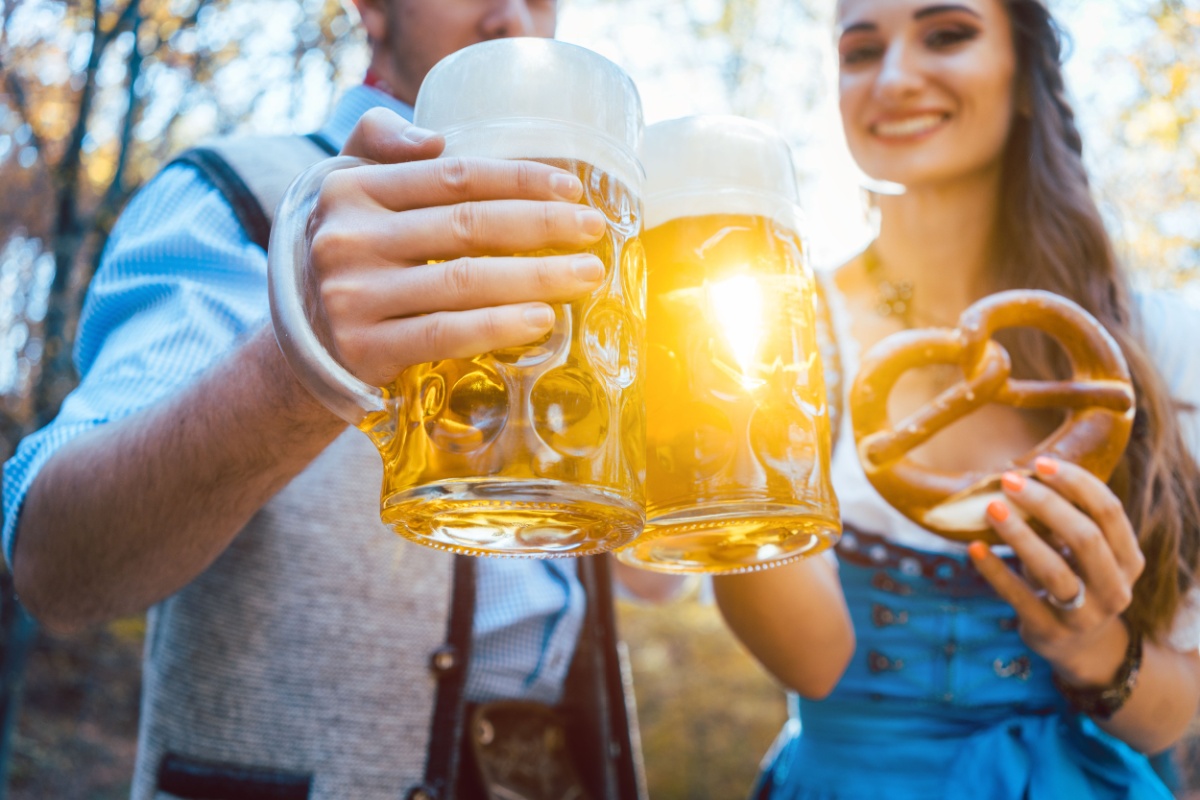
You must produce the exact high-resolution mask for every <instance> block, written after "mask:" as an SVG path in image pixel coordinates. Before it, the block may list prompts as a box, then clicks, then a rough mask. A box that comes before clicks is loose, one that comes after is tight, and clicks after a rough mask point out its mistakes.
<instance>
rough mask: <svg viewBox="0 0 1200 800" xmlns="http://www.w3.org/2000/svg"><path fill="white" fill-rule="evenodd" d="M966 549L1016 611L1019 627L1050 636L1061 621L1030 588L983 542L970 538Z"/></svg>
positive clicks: (977, 567)
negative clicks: (970, 540) (1019, 620)
mask: <svg viewBox="0 0 1200 800" xmlns="http://www.w3.org/2000/svg"><path fill="white" fill-rule="evenodd" d="M967 553H968V554H969V555H970V556H971V561H972V562H973V563H974V564H975V568H976V569H978V570H979V574H980V575H982V576H983V577H984V578H985V579H986V580H987V582H988V583H990V584H991V585H992V588H993V589H995V590H996V594H998V595H1000V597H1002V598H1003V599H1004V600H1005V601H1006V602H1007V603H1008V604H1009V605H1010V606H1012V607H1013V609H1014V610H1015V611H1016V612H1017V616H1018V617H1020V619H1021V625H1022V627H1024V628H1025V630H1026V631H1027V632H1028V633H1029V634H1030V635H1032V636H1034V637H1035V638H1050V634H1051V632H1052V631H1053V630H1054V629H1055V628H1056V627H1058V626H1059V625H1060V623H1059V621H1058V619H1057V618H1056V617H1055V616H1054V612H1052V611H1051V610H1050V607H1049V606H1047V605H1046V604H1045V603H1043V602H1042V600H1041V598H1040V597H1038V596H1037V593H1036V592H1034V590H1033V588H1032V587H1030V585H1029V584H1028V583H1026V582H1025V581H1023V580H1022V579H1021V577H1020V576H1019V575H1017V574H1016V573H1015V572H1013V571H1012V570H1011V569H1009V568H1008V565H1007V564H1005V563H1004V561H1002V560H1001V559H1000V558H999V557H997V556H996V554H995V553H993V552H992V551H991V549H989V548H988V546H987V545H985V544H984V543H983V542H972V543H971V545H970V547H968V548H967Z"/></svg>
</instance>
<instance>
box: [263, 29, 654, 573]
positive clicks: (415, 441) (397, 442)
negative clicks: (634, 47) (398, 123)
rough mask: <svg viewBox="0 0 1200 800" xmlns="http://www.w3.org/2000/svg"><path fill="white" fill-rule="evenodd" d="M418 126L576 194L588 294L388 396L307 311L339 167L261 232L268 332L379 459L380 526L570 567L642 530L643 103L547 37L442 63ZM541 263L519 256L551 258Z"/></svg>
mask: <svg viewBox="0 0 1200 800" xmlns="http://www.w3.org/2000/svg"><path fill="white" fill-rule="evenodd" d="M415 122H416V124H417V125H420V126H421V127H424V128H428V129H431V130H435V131H438V132H440V133H441V134H443V135H444V136H445V138H446V150H445V153H444V156H443V157H450V156H479V157H490V158H505V159H509V158H511V159H531V160H536V161H541V162H544V163H548V164H554V165H556V166H559V167H562V168H563V169H566V170H568V171H570V172H572V173H574V174H575V175H576V176H578V177H579V178H580V179H581V180H582V182H583V185H584V198H583V200H582V201H581V202H584V203H587V204H589V205H591V206H592V207H594V208H596V209H599V210H600V211H602V212H603V213H604V214H605V216H606V217H607V219H608V230H607V233H606V234H605V235H604V237H603V238H602V239H601V240H600V241H599V242H597V243H596V244H595V245H593V246H592V247H590V248H588V250H587V252H590V253H594V254H596V255H597V256H599V257H600V258H601V259H602V260H603V262H604V264H605V265H606V268H607V275H606V279H605V281H604V283H603V284H602V285H601V287H600V288H599V289H597V290H595V291H594V292H592V293H591V294H590V295H588V296H585V297H583V298H582V299H580V300H578V301H575V302H572V303H570V304H565V305H560V306H556V307H555V312H556V321H555V324H554V327H553V329H552V330H551V332H550V333H549V334H548V335H547V336H545V337H544V338H543V339H542V340H540V341H537V342H534V343H532V344H530V345H528V346H523V347H515V348H508V349H505V350H501V351H496V352H492V353H487V354H484V355H481V356H478V357H476V358H470V359H455V360H446V361H438V362H434V363H431V364H418V365H416V366H412V367H409V368H407V369H405V370H404V372H402V373H401V374H400V376H399V377H398V378H397V379H396V380H395V381H394V382H393V383H392V384H390V385H389V386H385V387H380V388H377V387H373V386H368V385H366V384H364V383H363V382H361V381H359V380H358V379H357V378H355V377H353V376H352V375H350V374H349V373H348V372H347V371H346V370H345V369H344V368H342V367H341V365H340V364H338V363H337V362H336V361H335V360H334V359H333V357H332V356H331V355H330V354H329V353H328V352H327V350H326V349H325V348H324V347H323V346H322V345H321V344H320V342H319V341H318V339H317V338H316V336H315V335H314V334H313V331H312V327H311V323H310V321H309V319H308V318H307V317H306V314H305V298H304V296H303V292H302V289H301V287H304V286H305V271H306V269H307V267H306V261H305V258H306V256H305V252H306V251H305V225H306V222H307V219H308V216H309V214H310V213H311V210H312V207H313V204H314V202H315V199H316V193H317V190H318V188H319V187H320V183H321V180H322V179H323V178H324V176H325V175H327V174H329V172H331V171H333V170H335V169H341V168H346V167H351V166H356V165H360V164H362V163H364V162H363V161H361V160H359V159H352V158H345V157H343V158H335V159H331V160H329V161H327V162H324V163H323V164H320V165H317V166H316V167H314V168H313V169H312V170H310V171H309V172H308V173H305V174H304V175H302V176H301V177H300V178H299V179H297V181H296V183H295V184H293V186H292V187H291V188H290V189H289V194H288V196H286V197H285V198H284V200H283V202H282V203H281V205H280V211H279V221H278V222H277V223H276V226H275V231H274V233H273V235H272V241H271V251H270V289H271V301H272V316H273V319H274V323H275V330H276V334H277V336H278V338H279V341H280V345H281V347H282V348H283V350H284V353H285V355H286V356H287V358H288V360H289V362H290V363H291V365H292V367H293V369H294V370H295V371H296V373H297V374H298V376H299V377H300V379H301V380H302V381H303V382H304V384H305V385H306V387H307V388H309V389H310V390H311V391H312V392H313V393H314V394H315V395H316V396H317V397H318V398H319V399H320V400H321V401H322V402H323V403H324V404H325V405H327V406H328V407H329V408H330V409H331V410H333V411H334V412H335V413H337V414H338V415H339V416H341V417H342V418H343V419H345V420H347V421H348V422H350V423H351V424H353V425H356V426H357V427H358V428H360V429H361V430H363V431H364V432H365V433H366V434H367V435H368V436H370V438H371V440H372V441H373V442H374V443H375V445H376V447H377V448H378V449H379V452H380V455H381V456H382V457H383V462H384V476H383V491H382V497H381V505H380V515H381V518H382V519H383V521H384V522H385V523H386V524H388V525H389V526H391V527H392V529H393V530H395V531H396V532H397V533H399V534H400V535H402V536H404V537H406V538H408V539H411V540H413V541H417V542H420V543H422V544H426V545H430V546H433V547H438V548H443V549H447V550H451V551H453V552H458V553H466V554H471V555H503V556H538V557H547V556H577V555H587V554H590V553H598V552H604V551H606V550H611V549H613V548H615V547H617V546H620V545H622V544H624V543H626V542H628V541H629V540H630V539H632V538H633V537H634V536H636V535H637V534H638V533H639V532H640V531H641V529H642V525H643V523H644V521H645V499H644V482H645V427H646V423H645V412H644V403H645V401H644V374H645V373H644V368H643V366H642V364H641V358H640V353H641V348H642V341H643V338H644V330H645V302H646V299H645V259H644V256H643V253H642V248H641V243H640V242H639V240H638V235H639V233H640V231H641V199H640V198H641V184H642V180H643V175H642V168H641V165H640V164H639V162H638V159H637V156H636V153H637V148H638V144H639V140H640V138H641V134H642V111H641V101H640V100H639V98H638V94H637V90H636V88H635V87H634V85H633V82H632V81H631V80H630V79H629V78H628V76H626V75H625V74H624V73H623V72H622V71H621V70H620V69H619V68H618V67H617V66H616V65H614V64H612V63H611V62H609V61H608V60H606V59H604V58H602V57H601V56H599V55H596V54H595V53H592V52H590V51H588V50H585V49H583V48H580V47H576V46H573V45H568V44H563V43H561V42H555V41H551V40H547V39H504V40H498V41H491V42H485V43H482V44H477V45H473V46H471V47H468V48H466V49H464V50H460V51H459V52H457V53H455V54H453V55H451V56H449V57H447V58H446V59H444V60H442V61H441V62H439V63H438V64H437V65H436V66H435V67H434V68H433V70H432V71H431V72H430V73H429V75H428V77H426V79H425V82H424V84H423V85H422V87H421V91H420V94H419V95H418V97H417V103H416V112H415ZM552 252H553V251H539V252H538V253H533V254H525V255H548V254H551V253H552Z"/></svg>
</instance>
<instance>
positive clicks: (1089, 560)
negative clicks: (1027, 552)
mask: <svg viewBox="0 0 1200 800" xmlns="http://www.w3.org/2000/svg"><path fill="white" fill-rule="evenodd" d="M1000 483H1001V485H1002V486H1003V488H1004V494H1005V496H1006V501H1007V502H1011V503H1014V504H1015V505H1017V506H1019V507H1020V508H1021V509H1022V510H1024V511H1025V512H1026V513H1027V514H1029V515H1030V516H1031V517H1034V518H1036V519H1037V520H1039V521H1040V522H1041V523H1042V524H1043V525H1045V526H1046V527H1047V528H1049V529H1050V532H1051V534H1052V535H1053V538H1054V539H1056V540H1058V542H1059V543H1060V544H1062V545H1063V546H1065V547H1067V548H1068V549H1069V550H1070V551H1071V556H1072V558H1073V559H1074V561H1075V563H1076V565H1077V566H1078V569H1079V573H1080V574H1081V575H1082V576H1083V578H1084V580H1086V581H1087V584H1088V589H1089V591H1090V593H1091V597H1090V598H1089V599H1094V600H1097V601H1100V602H1101V604H1102V607H1103V608H1105V609H1106V610H1108V611H1110V612H1112V611H1113V610H1114V607H1115V606H1117V605H1120V604H1121V603H1122V601H1123V600H1124V602H1125V604H1126V605H1127V604H1128V602H1127V600H1125V598H1126V596H1127V595H1128V594H1129V581H1128V579H1127V578H1126V575H1125V572H1124V571H1123V570H1122V569H1121V567H1120V565H1119V564H1118V563H1117V559H1116V556H1114V555H1113V552H1112V548H1111V547H1109V545H1108V540H1107V539H1106V538H1105V536H1104V534H1103V533H1102V532H1101V530H1100V527H1099V526H1098V525H1097V524H1096V523H1095V522H1094V521H1093V520H1092V519H1091V518H1090V517H1089V516H1088V515H1087V514H1086V513H1084V512H1083V511H1081V510H1080V509H1078V508H1076V507H1075V506H1074V505H1073V504H1072V503H1071V502H1070V501H1069V500H1067V498H1065V497H1063V496H1062V495H1061V494H1059V493H1058V492H1056V491H1054V489H1052V488H1050V487H1049V486H1046V485H1043V484H1041V483H1039V482H1038V481H1031V480H1028V479H1027V478H1026V477H1025V476H1024V475H1021V474H1019V473H1016V472H1006V473H1004V476H1003V478H1002V479H1001V481H1000ZM1055 597H1058V598H1059V599H1060V600H1069V599H1070V598H1071V595H1067V596H1066V597H1064V596H1062V595H1060V594H1058V593H1057V592H1056V593H1055ZM1117 610H1118V611H1119V610H1124V606H1122V607H1121V608H1120V609H1117Z"/></svg>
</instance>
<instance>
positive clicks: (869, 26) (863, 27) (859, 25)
mask: <svg viewBox="0 0 1200 800" xmlns="http://www.w3.org/2000/svg"><path fill="white" fill-rule="evenodd" d="M951 11H962V12H965V13H967V14H970V15H971V16H973V17H978V18H979V19H983V15H982V14H980V13H979V12H978V11H976V10H975V9H973V8H971V7H969V6H964V5H959V4H957V3H941V4H939V5H936V6H925V7H923V8H918V9H917V10H916V11H914V12H913V19H924V18H925V17H932V16H935V15H937V14H946V13H948V12H951ZM878 29H879V26H878V25H876V24H875V23H874V22H866V21H863V22H852V23H850V24H849V25H847V26H846V27H844V28H842V29H841V31H840V35H842V36H845V35H846V34H848V33H861V32H869V31H874V30H878Z"/></svg>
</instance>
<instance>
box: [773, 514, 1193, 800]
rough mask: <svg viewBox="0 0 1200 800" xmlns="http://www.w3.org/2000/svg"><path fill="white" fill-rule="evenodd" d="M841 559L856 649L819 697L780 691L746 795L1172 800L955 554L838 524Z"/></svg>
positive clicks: (832, 799)
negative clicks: (1070, 696)
mask: <svg viewBox="0 0 1200 800" xmlns="http://www.w3.org/2000/svg"><path fill="white" fill-rule="evenodd" d="M838 561H839V570H840V574H841V580H842V586H843V588H844V590H845V593H846V600H847V602H848V604H849V608H850V613H851V617H852V618H853V621H854V628H855V634H856V636H857V640H858V646H857V649H856V651H855V654H854V657H853V660H852V661H851V663H850V666H849V667H848V669H847V670H846V673H845V675H844V676H843V678H842V680H841V682H840V683H839V684H838V686H837V688H836V689H835V690H834V691H833V693H832V694H830V696H829V697H827V698H826V699H824V700H821V701H810V700H805V699H802V698H798V697H795V696H793V697H791V698H790V699H791V708H792V714H791V717H792V718H791V720H790V721H789V722H788V724H787V725H786V726H785V728H784V730H783V731H782V732H781V733H780V735H779V737H778V739H777V740H776V743H775V745H774V746H773V747H772V750H771V752H770V753H769V754H768V757H767V761H766V764H765V768H764V771H763V773H762V776H761V777H760V780H759V785H758V787H757V788H756V790H755V794H754V797H755V798H761V800H768V799H769V800H876V799H877V798H886V799H887V800H910V799H911V800H918V798H920V800H930V799H932V798H938V800H943V799H944V800H1023V799H1027V800H1091V799H1092V798H1096V800H1170V798H1171V793H1170V792H1169V791H1168V790H1167V788H1166V786H1165V785H1164V784H1163V783H1162V781H1161V780H1160V779H1159V778H1158V776H1157V775H1156V774H1155V773H1154V771H1153V769H1152V768H1151V767H1150V764H1149V762H1148V760H1147V759H1146V757H1145V756H1143V755H1141V754H1139V753H1137V752H1135V751H1134V750H1133V749H1131V748H1130V747H1128V746H1127V745H1125V744H1124V743H1122V742H1120V741H1119V740H1117V739H1116V738H1114V737H1112V736H1110V735H1108V734H1107V733H1105V732H1104V731H1102V730H1100V729H1099V728H1098V727H1097V726H1096V725H1095V723H1093V722H1092V721H1091V720H1090V719H1089V718H1087V717H1085V716H1082V715H1080V714H1076V713H1072V712H1071V711H1070V710H1069V709H1068V708H1067V706H1066V704H1065V702H1064V700H1063V698H1062V696H1061V695H1060V694H1059V693H1058V691H1057V690H1055V688H1054V686H1053V684H1052V683H1051V680H1050V675H1051V670H1050V665H1049V664H1048V663H1047V662H1046V661H1045V660H1043V659H1042V658H1041V657H1039V656H1038V655H1036V654H1035V653H1033V652H1032V651H1030V650H1029V649H1028V648H1027V647H1026V646H1025V644H1024V642H1023V641H1022V640H1021V638H1020V636H1019V635H1018V633H1017V619H1016V615H1015V612H1014V611H1013V609H1012V607H1011V606H1009V605H1008V604H1007V603H1005V602H1004V601H1003V600H1001V599H999V597H998V596H997V595H996V594H995V593H994V592H993V591H992V589H991V587H990V586H988V584H987V583H986V582H985V581H984V580H983V578H982V577H980V576H979V574H978V572H976V570H975V569H974V567H973V566H972V565H971V564H970V563H968V561H967V559H966V558H965V556H962V555H959V554H957V553H951V552H929V551H924V550H919V549H915V548H911V547H906V546H902V545H898V544H895V543H893V542H889V541H888V540H886V539H884V538H883V537H879V536H873V535H870V534H866V533H861V532H856V531H852V530H850V529H847V532H846V534H845V536H844V537H843V539H842V541H841V543H840V544H839V546H838Z"/></svg>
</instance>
